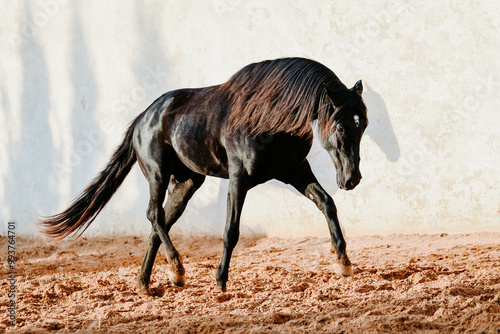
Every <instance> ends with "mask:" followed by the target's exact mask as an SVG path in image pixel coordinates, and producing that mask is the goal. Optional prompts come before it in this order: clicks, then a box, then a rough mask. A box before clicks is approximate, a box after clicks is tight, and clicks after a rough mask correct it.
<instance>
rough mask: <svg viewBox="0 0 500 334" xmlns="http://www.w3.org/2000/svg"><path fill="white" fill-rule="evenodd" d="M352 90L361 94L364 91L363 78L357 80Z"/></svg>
mask: <svg viewBox="0 0 500 334" xmlns="http://www.w3.org/2000/svg"><path fill="white" fill-rule="evenodd" d="M351 90H352V91H354V92H356V93H358V94H359V95H361V94H362V93H363V83H362V82H361V80H359V81H358V82H356V84H355V85H354V86H353V87H352V88H351Z"/></svg>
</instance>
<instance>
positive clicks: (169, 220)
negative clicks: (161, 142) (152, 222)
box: [137, 174, 205, 293]
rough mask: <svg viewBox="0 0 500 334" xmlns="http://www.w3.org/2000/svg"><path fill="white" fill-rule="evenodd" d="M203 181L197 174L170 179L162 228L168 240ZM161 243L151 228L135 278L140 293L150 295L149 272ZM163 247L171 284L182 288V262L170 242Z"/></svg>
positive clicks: (201, 176)
mask: <svg viewBox="0 0 500 334" xmlns="http://www.w3.org/2000/svg"><path fill="white" fill-rule="evenodd" d="M204 181H205V176H203V175H199V174H195V175H194V176H193V177H192V178H190V179H188V180H186V181H184V182H177V181H175V179H174V178H173V177H172V178H171V180H170V186H169V188H168V199H167V203H166V205H165V208H164V212H165V224H164V226H165V230H166V233H167V237H168V239H169V240H170V237H169V236H168V232H169V231H170V228H171V227H172V225H174V224H175V222H176V221H177V220H178V219H179V217H180V216H181V215H182V213H183V212H184V210H185V209H186V205H187V203H188V201H189V200H190V199H191V197H192V196H193V194H194V193H195V192H196V190H198V189H199V188H200V187H201V185H202V184H203V182H204ZM150 205H151V203H150ZM148 213H149V211H148ZM161 242H162V241H161V238H160V236H159V234H158V233H157V232H156V229H155V228H154V227H153V229H152V231H151V236H150V238H149V245H148V250H147V251H146V255H145V256H144V261H143V262H142V267H141V270H140V272H139V275H138V277H137V284H138V286H139V290H140V291H142V292H145V293H150V291H149V280H150V277H151V270H152V268H153V264H154V260H155V257H156V253H157V252H158V248H159V247H160V244H161ZM165 245H166V247H165V248H166V249H167V261H168V263H169V279H170V281H171V282H172V283H173V284H175V285H177V286H183V285H184V283H185V279H184V267H183V266H182V261H181V259H180V257H179V254H178V253H177V251H176V249H175V248H174V246H173V244H172V242H171V241H170V245H169V246H168V247H167V244H165Z"/></svg>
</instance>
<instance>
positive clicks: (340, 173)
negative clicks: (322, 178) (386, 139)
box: [321, 80, 368, 190]
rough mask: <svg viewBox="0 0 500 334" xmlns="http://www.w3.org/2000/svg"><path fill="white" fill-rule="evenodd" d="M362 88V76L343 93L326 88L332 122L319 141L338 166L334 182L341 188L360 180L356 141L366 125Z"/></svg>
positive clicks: (353, 184)
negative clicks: (332, 91)
mask: <svg viewBox="0 0 500 334" xmlns="http://www.w3.org/2000/svg"><path fill="white" fill-rule="evenodd" d="M362 92H363V85H362V84H361V80H360V81H358V82H357V83H356V84H355V85H354V87H352V88H351V89H348V90H347V92H343V93H342V94H341V95H342V96H339V93H336V94H332V93H330V92H328V91H327V97H328V100H329V101H330V103H331V105H332V108H333V109H332V110H333V113H332V116H333V122H332V123H331V124H332V126H331V127H330V129H329V131H328V132H327V133H325V134H324V135H323V136H322V140H321V143H322V146H323V147H324V148H325V149H326V150H327V151H328V153H329V154H330V157H331V158H332V160H333V163H334V165H335V168H336V169H337V184H338V186H339V188H340V189H344V190H351V189H354V188H355V187H356V186H357V185H358V184H359V181H361V172H360V171H359V161H360V157H359V144H360V141H361V137H362V136H363V132H364V131H365V128H366V126H367V125H368V119H367V117H366V106H365V104H364V103H363V99H362V98H361V93H362Z"/></svg>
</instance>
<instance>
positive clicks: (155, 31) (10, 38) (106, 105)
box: [0, 0, 500, 236]
mask: <svg viewBox="0 0 500 334" xmlns="http://www.w3.org/2000/svg"><path fill="white" fill-rule="evenodd" d="M151 3H152V2H151V1H130V0H127V1H124V0H120V1H118V0H114V1H68V0H45V1H43V0H42V1H27V0H26V1H2V2H0V7H1V8H2V10H1V11H0V45H1V46H2V50H1V58H0V59H1V60H0V109H1V113H0V162H1V163H0V221H1V222H2V224H1V225H0V233H1V234H5V233H6V231H7V221H15V222H16V223H17V227H18V230H17V231H18V232H19V233H36V230H35V227H34V225H33V221H34V219H35V218H36V214H41V215H50V214H54V213H57V212H59V211H60V210H62V209H64V208H65V206H66V205H67V204H68V203H69V202H70V201H71V199H72V198H74V197H75V196H76V195H77V194H78V193H79V192H80V191H81V190H82V189H83V188H84V187H85V185H86V184H87V182H88V181H90V179H91V178H92V177H93V176H94V175H95V174H96V173H98V172H99V171H100V170H101V169H102V168H103V166H104V165H105V164H106V163H107V161H108V159H109V157H110V155H111V153H112V151H113V150H114V148H115V147H116V146H117V145H118V144H119V142H120V141H121V139H122V134H123V131H124V129H125V127H126V125H127V124H128V123H129V122H130V121H131V120H132V119H133V118H134V117H135V116H136V115H137V114H138V113H140V112H141V111H142V110H144V109H145V108H146V107H147V106H148V105H149V104H150V103H151V102H152V101H153V100H154V99H155V98H156V97H157V96H159V95H160V94H162V93H163V92H165V91H168V90H172V89H176V88H181V87H200V86H207V85H211V84H216V83H221V82H224V81H225V80H227V79H228V78H229V77H230V76H231V74H233V73H234V72H235V71H237V70H238V69H239V68H241V67H242V66H244V65H246V64H248V63H250V62H254V61H260V60H264V59H273V58H277V57H283V56H303V57H309V58H313V59H316V60H318V61H320V62H322V63H324V64H325V65H327V66H328V67H330V68H331V69H332V70H333V71H334V72H335V73H336V74H337V75H338V76H339V77H340V78H341V80H342V81H343V82H344V83H345V84H346V85H348V86H352V85H353V84H354V83H355V82H356V81H357V80H358V79H363V82H364V85H365V89H366V90H365V95H364V97H365V101H366V104H367V106H368V109H369V118H370V126H369V128H368V130H367V133H366V136H365V138H364V139H363V141H362V159H363V160H362V162H361V169H362V173H363V180H362V182H361V184H360V185H359V186H358V187H357V188H356V189H355V190H353V191H350V192H344V191H338V189H337V187H336V185H335V172H334V167H333V165H332V163H331V162H330V160H329V158H328V156H327V155H326V153H325V152H324V151H323V150H322V149H321V148H320V146H319V145H318V144H317V143H315V146H314V147H313V150H312V152H311V154H310V159H311V162H312V165H313V168H314V170H315V172H316V173H317V176H318V178H319V179H320V181H321V182H322V183H323V185H324V186H325V188H326V189H327V190H328V191H329V192H330V193H331V194H332V195H333V197H334V200H335V201H336V203H337V207H338V209H339V216H340V218H341V221H342V224H343V227H344V229H345V232H346V234H347V235H355V234H372V233H393V232H407V233H414V232H473V231H480V230H491V231H500V196H499V194H500V192H499V185H498V183H499V182H498V181H499V180H500V171H499V167H498V166H500V150H499V148H500V145H499V144H500V135H499V129H500V115H499V112H500V111H499V106H500V60H499V59H500V57H499V55H500V39H499V36H500V35H499V26H500V10H499V7H498V5H497V2H496V1H485V0H484V1H475V2H466V3H463V2H456V1H451V0H443V1H439V2H436V1H419V2H415V1H369V0H364V1H356V2H352V1H327V0H324V1H310V0H308V1H306V0H300V1H293V2H292V1H284V0H281V1H272V2H271V1H264V0H261V1H242V0H216V1H194V0H189V1H180V0H179V1H173V0H172V1H161V2H160V1H156V3H155V4H154V5H152V4H151ZM226 189H227V181H220V180H218V179H209V180H208V181H207V182H206V184H205V185H204V186H203V188H202V189H200V191H199V192H198V193H197V195H196V197H195V198H194V199H193V200H192V202H191V206H190V207H189V209H188V210H187V212H186V214H185V215H184V216H183V218H182V219H181V221H180V222H179V223H178V225H176V228H177V231H179V230H182V231H185V232H195V233H197V232H209V233H221V231H222V229H223V224H224V219H225V218H224V217H225V203H226V201H225V196H226ZM147 202H148V192H147V185H146V182H145V180H144V178H143V177H142V175H141V173H140V170H139V169H138V168H137V167H134V169H133V171H132V173H131V174H130V175H129V176H128V178H127V179H126V181H125V183H124V184H123V186H122V188H120V190H119V191H118V193H117V194H116V195H115V197H114V198H113V199H112V200H111V202H110V203H109V205H108V207H107V208H106V209H105V210H104V211H103V212H102V213H101V215H100V216H99V218H98V219H97V220H96V221H95V222H94V223H93V225H92V226H91V228H90V229H89V230H88V231H87V235H92V234H93V235H96V234H103V233H110V232H118V233H127V234H141V233H148V231H149V222H148V221H147V220H146V217H145V210H146V206H147ZM242 219H243V223H244V226H243V231H244V232H257V233H262V232H263V233H267V234H268V235H279V236H299V235H315V236H317V235H327V228H326V224H325V221H324V219H323V217H322V216H321V214H320V213H319V212H318V211H317V209H316V208H315V207H314V205H313V204H312V203H310V202H309V201H308V200H306V199H304V198H302V197H301V196H300V195H298V194H297V193H296V192H294V191H292V190H290V189H288V188H287V187H285V186H283V185H282V184H280V183H278V182H270V183H267V184H265V185H261V186H259V187H257V188H256V189H254V190H252V191H251V192H250V193H249V195H248V198H247V202H246V206H245V208H244V214H243V218H242Z"/></svg>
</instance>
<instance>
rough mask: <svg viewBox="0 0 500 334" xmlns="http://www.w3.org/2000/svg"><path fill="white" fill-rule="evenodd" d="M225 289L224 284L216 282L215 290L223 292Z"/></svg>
mask: <svg viewBox="0 0 500 334" xmlns="http://www.w3.org/2000/svg"><path fill="white" fill-rule="evenodd" d="M226 291H227V289H226V284H217V286H216V287H215V292H220V293H224V292H226Z"/></svg>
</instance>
